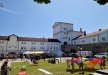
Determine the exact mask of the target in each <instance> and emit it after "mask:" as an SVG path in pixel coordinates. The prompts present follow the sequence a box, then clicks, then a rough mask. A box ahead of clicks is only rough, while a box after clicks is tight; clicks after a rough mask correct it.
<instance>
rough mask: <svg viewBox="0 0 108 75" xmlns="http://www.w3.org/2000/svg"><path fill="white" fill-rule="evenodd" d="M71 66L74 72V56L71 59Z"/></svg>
mask: <svg viewBox="0 0 108 75" xmlns="http://www.w3.org/2000/svg"><path fill="white" fill-rule="evenodd" d="M71 66H72V73H73V72H74V66H75V65H74V60H73V57H72V59H71Z"/></svg>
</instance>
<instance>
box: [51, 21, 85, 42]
mask: <svg viewBox="0 0 108 75" xmlns="http://www.w3.org/2000/svg"><path fill="white" fill-rule="evenodd" d="M81 34H83V32H80V31H73V24H71V23H63V22H56V23H55V24H54V25H53V38H56V39H58V40H60V41H61V44H64V42H66V43H67V44H72V41H71V40H72V39H73V38H75V37H78V36H79V35H81Z"/></svg>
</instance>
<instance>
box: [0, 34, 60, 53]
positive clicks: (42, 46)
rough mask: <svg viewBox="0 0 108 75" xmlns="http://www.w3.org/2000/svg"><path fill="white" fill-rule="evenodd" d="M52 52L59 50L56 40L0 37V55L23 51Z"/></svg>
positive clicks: (58, 43) (11, 36) (12, 36)
mask: <svg viewBox="0 0 108 75" xmlns="http://www.w3.org/2000/svg"><path fill="white" fill-rule="evenodd" d="M35 50H38V51H39V50H40V51H45V52H49V51H53V52H56V53H57V52H59V51H58V50H61V45H60V41H59V40H57V39H46V38H30V37H19V36H16V35H14V34H12V35H10V36H0V54H8V53H11V52H15V53H16V54H19V53H23V52H25V51H35Z"/></svg>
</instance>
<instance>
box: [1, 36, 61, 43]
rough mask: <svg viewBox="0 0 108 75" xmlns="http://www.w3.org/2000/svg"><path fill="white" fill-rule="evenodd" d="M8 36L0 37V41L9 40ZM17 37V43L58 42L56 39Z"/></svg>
mask: <svg viewBox="0 0 108 75" xmlns="http://www.w3.org/2000/svg"><path fill="white" fill-rule="evenodd" d="M9 37H10V36H0V40H9ZM16 37H17V40H18V41H36V42H60V41H59V40H57V39H53V38H50V39H47V38H32V37H18V36H16Z"/></svg>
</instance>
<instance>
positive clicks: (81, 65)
mask: <svg viewBox="0 0 108 75" xmlns="http://www.w3.org/2000/svg"><path fill="white" fill-rule="evenodd" d="M66 62H67V70H69V69H70V66H71V67H72V69H71V72H72V73H73V72H74V71H75V61H74V58H73V57H72V58H71V60H69V59H67V61H66ZM76 64H77V65H78V66H79V70H80V71H81V73H84V61H83V60H82V58H80V61H79V62H78V63H76ZM105 66H106V58H105V57H102V58H101V62H100V69H105Z"/></svg>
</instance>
